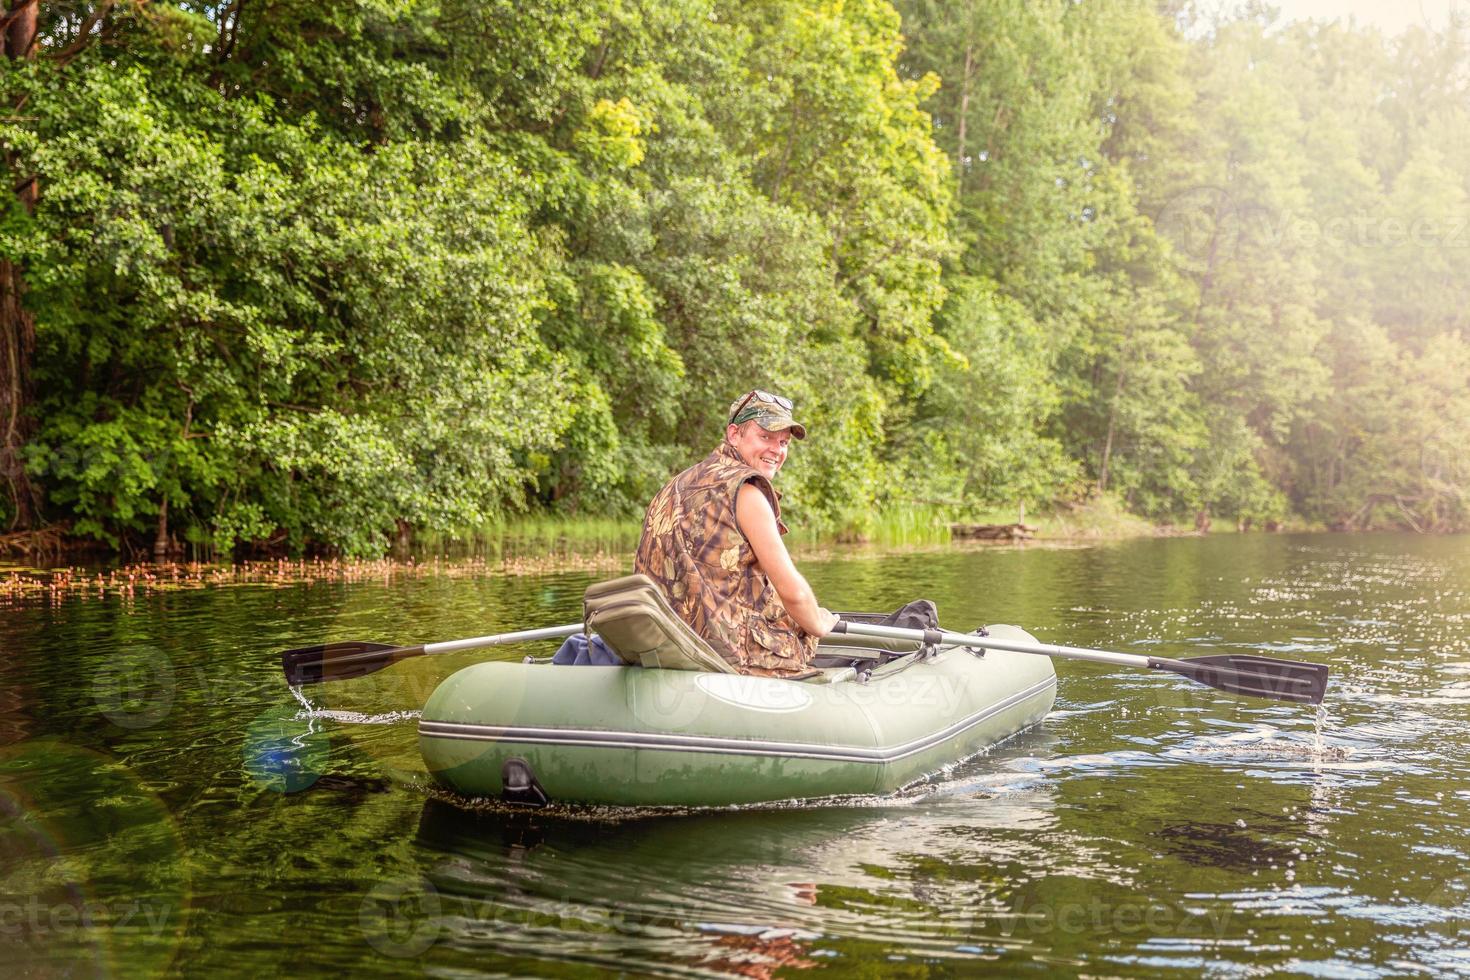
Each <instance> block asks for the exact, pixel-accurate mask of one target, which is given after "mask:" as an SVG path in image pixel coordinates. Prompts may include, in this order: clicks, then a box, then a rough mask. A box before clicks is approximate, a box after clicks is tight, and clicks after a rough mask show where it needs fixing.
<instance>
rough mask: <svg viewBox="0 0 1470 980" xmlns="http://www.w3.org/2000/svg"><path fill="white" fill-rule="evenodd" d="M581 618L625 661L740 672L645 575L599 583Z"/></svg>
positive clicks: (590, 590) (584, 602) (590, 589)
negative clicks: (680, 615) (676, 610)
mask: <svg viewBox="0 0 1470 980" xmlns="http://www.w3.org/2000/svg"><path fill="white" fill-rule="evenodd" d="M582 608H583V611H584V613H585V618H584V619H583V622H584V623H586V624H587V631H588V632H589V633H596V634H597V635H598V636H601V637H602V642H604V643H606V644H607V645H608V646H609V647H610V648H611V649H612V650H613V652H614V653H616V654H617V655H618V656H620V657H622V658H623V661H624V662H625V663H628V664H630V665H632V666H635V667H662V668H663V669H665V670H703V671H709V672H711V673H716V674H735V673H739V671H737V670H736V669H735V668H734V667H732V666H730V664H729V663H727V662H726V661H725V658H724V657H722V656H720V655H719V654H717V653H715V651H714V649H713V648H712V647H711V646H710V645H709V644H708V643H706V642H705V641H704V638H703V637H702V636H700V635H699V634H698V633H696V632H694V630H692V629H690V628H689V624H688V623H686V622H684V621H683V620H682V619H680V618H679V617H678V615H676V614H675V612H674V610H673V609H672V608H671V607H670V606H669V601H668V600H667V599H665V598H664V594H663V592H662V591H660V589H659V587H658V586H656V585H654V584H653V580H652V579H650V578H649V577H648V576H646V575H625V576H623V577H622V578H615V579H613V580H611V581H609V582H596V583H594V584H592V585H589V586H588V587H587V591H586V593H584V594H583V596H582Z"/></svg>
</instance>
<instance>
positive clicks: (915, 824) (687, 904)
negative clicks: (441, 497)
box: [395, 759, 1057, 976]
mask: <svg viewBox="0 0 1470 980" xmlns="http://www.w3.org/2000/svg"><path fill="white" fill-rule="evenodd" d="M963 769H964V770H966V772H965V773H962V777H963V776H966V775H967V776H969V777H970V778H971V779H972V780H978V779H981V778H982V777H984V776H986V775H990V776H994V777H997V778H999V777H1001V776H1003V775H1007V774H1008V775H1009V776H1011V777H1013V778H1014V780H1015V781H1016V782H1018V783H1022V784H1025V785H1022V786H1017V787H1009V788H1006V789H1004V790H1002V791H1000V792H999V793H998V795H997V796H994V797H988V799H986V801H985V802H983V803H981V804H979V805H980V806H982V807H983V812H984V814H985V819H984V820H983V825H984V826H983V828H977V827H976V806H977V803H976V800H975V798H974V797H973V796H970V797H966V798H963V799H954V800H950V799H948V798H946V797H945V796H943V795H942V794H934V793H926V794H923V795H921V796H919V797H916V798H906V797H898V798H893V797H889V798H883V799H873V800H866V801H853V802H851V803H843V804H842V805H833V806H827V807H815V808H814V807H793V806H762V807H750V808H735V809H728V810H719V811H712V810H705V811H701V812H696V813H679V814H669V813H668V812H667V811H631V810H627V809H608V810H591V809H588V808H568V809H566V810H565V811H562V812H558V810H559V808H552V809H548V810H536V811H532V810H527V809H525V808H521V807H512V806H507V805H505V804H502V803H499V802H485V803H481V804H475V805H473V806H472V807H470V808H468V809H466V808H464V807H463V806H462V805H461V804H460V803H458V802H448V801H445V800H440V799H434V800H430V801H427V802H426V804H425V806H424V808H423V810H422V813H421V816H420V820H419V828H418V834H417V837H416V839H415V845H416V846H415V848H414V853H415V855H416V860H415V863H416V864H417V866H418V872H417V876H416V877H415V879H414V882H413V883H412V885H411V887H410V889H409V890H410V892H413V893H424V894H431V895H432V896H434V897H433V908H434V911H433V919H432V922H430V923H428V924H426V925H425V928H426V929H432V930H433V931H434V934H435V935H436V936H437V938H438V941H440V942H443V943H445V944H446V945H451V946H454V947H456V948H459V949H461V950H463V951H472V952H473V953H474V954H475V955H476V956H477V957H478V958H477V959H476V962H477V963H479V964H481V965H482V966H483V965H484V964H486V963H489V962H493V963H494V964H495V966H496V968H497V969H505V970H507V971H508V972H511V973H521V974H527V973H538V972H543V970H542V968H541V964H545V963H550V962H553V961H554V962H566V961H569V960H570V961H575V962H578V963H582V964H590V965H596V966H597V967H599V968H607V969H612V970H619V971H625V972H628V973H635V974H643V973H657V974H662V975H669V974H671V973H679V972H690V973H697V974H700V975H710V974H711V973H717V974H721V975H729V974H736V975H756V976H759V975H768V974H769V973H771V972H781V971H782V970H783V968H785V969H790V968H792V967H795V966H796V965H797V962H796V961H798V960H813V961H815V962H817V963H821V964H831V963H833V962H834V960H832V959H830V958H829V957H833V956H836V955H839V954H837V953H835V952H834V950H838V949H842V948H843V947H844V946H845V945H847V944H850V943H854V942H856V943H860V944H866V943H874V944H878V945H879V946H885V945H887V944H901V945H902V947H903V948H905V949H909V950H912V949H915V948H922V949H923V950H924V952H925V953H926V954H932V955H935V956H938V957H944V958H948V957H954V956H956V955H958V954H957V953H956V950H955V947H956V945H957V943H959V942H961V940H960V939H957V938H956V937H963V936H966V935H968V934H969V933H970V932H971V931H973V930H974V929H975V928H976V922H977V921H978V920H977V916H981V915H983V914H988V910H990V909H992V908H1006V907H1007V906H1006V904H1005V903H1006V902H1009V901H1010V900H1011V899H1010V895H1009V892H1007V891H1006V889H1008V888H1009V887H1010V886H1011V883H1012V882H1014V881H1015V880H1019V879H1016V878H1014V877H1013V874H1014V873H1015V872H1016V871H1017V870H1018V869H1024V868H1035V867H1045V865H1046V861H1047V860H1048V857H1047V855H1048V853H1049V851H1050V849H1051V848H1054V847H1055V846H1056V842H1057V841H1056V837H1055V833H1054V832H1055V824H1054V819H1053V815H1052V793H1053V789H1054V788H1053V787H1051V786H1049V785H1047V784H1046V783H1045V782H1044V781H1043V782H1035V781H1028V780H1027V775H1028V774H1027V773H1025V772H1023V771H1021V770H1019V769H1016V768H1014V767H1013V766H1012V765H1010V764H1008V763H1007V762H1005V761H1001V762H1000V763H999V765H997V764H996V763H995V761H994V760H990V759H985V760H978V761H976V762H974V763H971V764H969V765H967V766H965V767H963ZM987 796H988V794H987ZM992 818H993V819H992ZM954 868H959V869H963V870H962V872H961V873H960V874H959V875H958V876H957V877H952V876H951V875H950V874H949V873H948V872H946V871H945V870H943V869H954ZM398 907H399V908H400V909H401V908H403V905H402V904H400V905H399V906H398ZM977 910H978V911H977ZM401 926H402V923H397V924H396V925H395V928H401ZM842 955H846V954H842Z"/></svg>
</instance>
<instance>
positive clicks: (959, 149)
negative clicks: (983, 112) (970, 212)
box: [954, 44, 1025, 523]
mask: <svg viewBox="0 0 1470 980" xmlns="http://www.w3.org/2000/svg"><path fill="white" fill-rule="evenodd" d="M974 57H975V48H974V46H973V45H969V44H967V45H965V70H964V72H963V73H962V74H961V75H960V112H959V119H957V120H956V121H955V129H956V137H955V154H954V157H955V165H956V166H957V167H958V168H959V174H960V179H959V191H960V193H961V194H963V193H964V192H965V170H966V164H965V124H966V123H967V122H969V119H970V72H971V66H972V64H973V62H974ZM1022 523H1025V522H1024V521H1023V522H1022Z"/></svg>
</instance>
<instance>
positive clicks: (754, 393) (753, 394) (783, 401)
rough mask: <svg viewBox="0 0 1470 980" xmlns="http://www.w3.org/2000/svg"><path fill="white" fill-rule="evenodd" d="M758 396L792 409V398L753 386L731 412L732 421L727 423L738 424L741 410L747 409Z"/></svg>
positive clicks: (765, 400) (764, 400) (789, 409)
mask: <svg viewBox="0 0 1470 980" xmlns="http://www.w3.org/2000/svg"><path fill="white" fill-rule="evenodd" d="M756 398H759V399H760V400H761V401H763V402H771V403H772V404H774V405H779V406H781V407H782V408H784V409H786V411H788V412H789V411H791V410H792V405H791V399H790V398H782V397H781V396H780V395H773V394H771V393H770V392H769V391H761V390H760V389H759V388H752V389H751V391H750V394H748V395H746V396H745V397H744V398H742V399H740V404H739V405H736V406H735V411H733V412H731V413H730V421H729V422H728V423H727V424H728V425H736V424H737V423H736V421H735V420H736V419H738V418H739V417H740V413H741V412H743V411H745V406H747V405H749V404H750V403H751V401H752V400H753V399H756Z"/></svg>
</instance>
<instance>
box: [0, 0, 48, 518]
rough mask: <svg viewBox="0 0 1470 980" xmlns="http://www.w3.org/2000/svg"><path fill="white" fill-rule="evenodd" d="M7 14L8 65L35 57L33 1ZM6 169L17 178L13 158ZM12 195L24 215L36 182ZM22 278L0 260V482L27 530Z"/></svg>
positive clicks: (31, 505)
mask: <svg viewBox="0 0 1470 980" xmlns="http://www.w3.org/2000/svg"><path fill="white" fill-rule="evenodd" d="M7 14H8V15H9V16H10V17H13V18H14V19H13V20H11V22H10V29H9V30H8V31H7V32H6V34H5V38H4V41H5V45H4V51H5V55H6V57H7V58H9V59H11V60H12V61H16V60H20V59H22V58H34V57H35V54H36V52H35V43H36V0H11V3H10V4H9V7H8V11H7ZM7 162H8V163H10V164H11V166H10V167H8V168H7V169H8V170H9V171H10V173H11V175H12V177H14V176H15V175H16V167H15V166H14V164H15V160H14V159H13V158H12V159H11V160H9V161H7ZM14 191H15V195H16V196H17V197H19V198H20V202H21V205H22V206H23V207H24V208H25V209H26V211H27V213H30V212H32V211H34V210H35V207H36V192H37V187H36V180H35V178H34V177H22V178H20V179H18V180H17V181H16V186H15V189H14ZM24 296H25V278H24V275H23V272H22V270H21V268H20V266H19V265H17V264H16V263H14V262H11V261H10V260H9V259H0V481H3V482H4V484H5V492H6V493H7V494H8V495H9V497H10V503H11V507H12V512H11V519H10V527H11V529H15V528H23V529H30V528H34V527H36V526H37V523H38V521H39V518H40V505H39V494H38V493H37V489H36V487H35V486H34V485H33V484H32V483H31V479H30V477H29V475H27V473H26V470H25V462H24V459H23V458H22V455H21V453H22V450H23V449H24V448H25V445H26V443H27V442H28V441H29V439H30V436H31V431H32V428H33V425H34V422H33V420H32V419H31V416H30V407H31V401H32V399H33V397H34V392H33V391H32V389H31V360H32V358H33V357H34V356H35V351H36V324H35V321H34V320H33V319H32V318H31V315H30V313H28V312H27V311H26V309H25V307H24V306H23V305H22V299H23V297H24Z"/></svg>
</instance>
